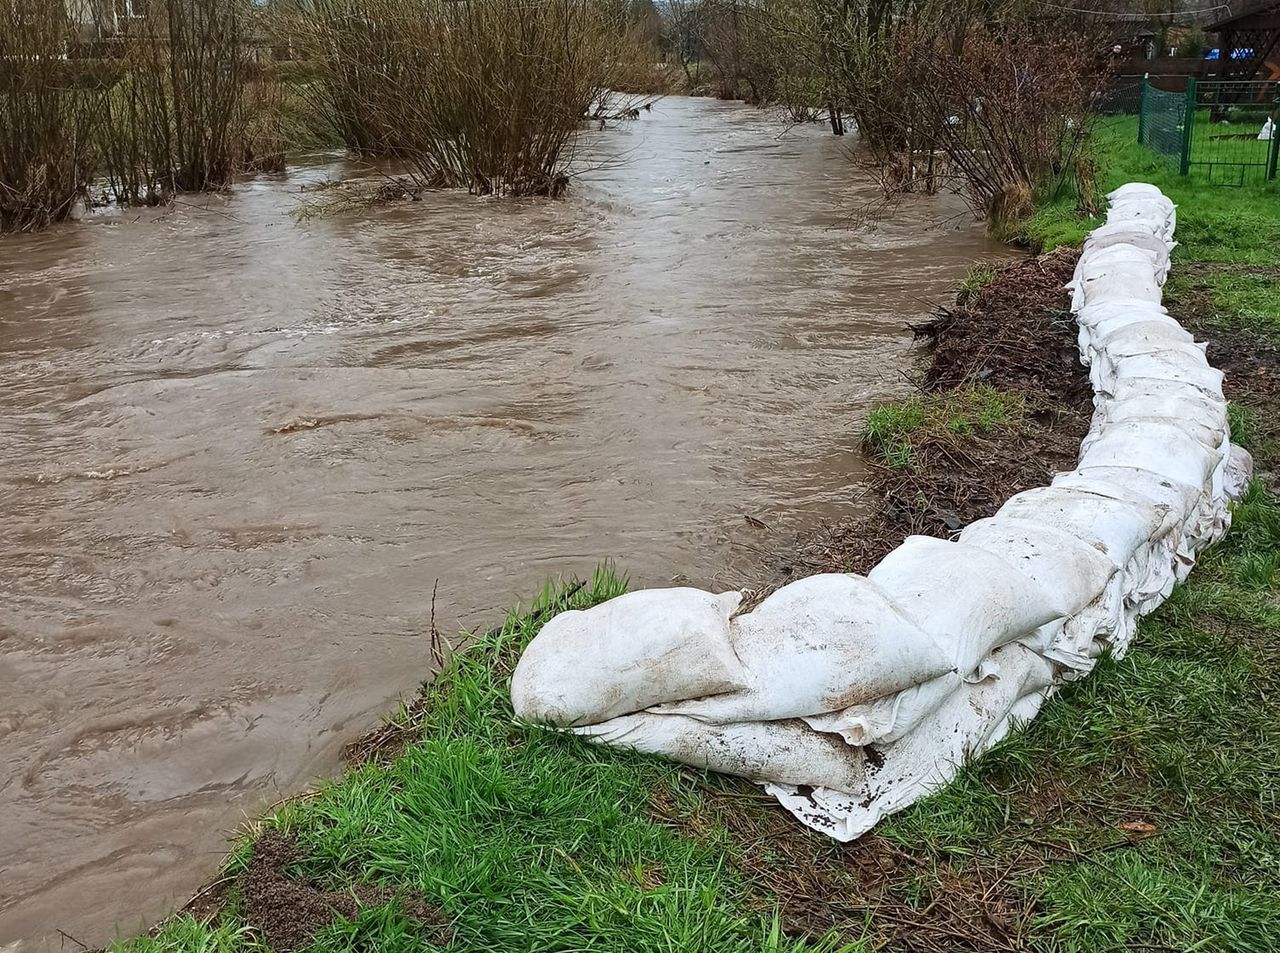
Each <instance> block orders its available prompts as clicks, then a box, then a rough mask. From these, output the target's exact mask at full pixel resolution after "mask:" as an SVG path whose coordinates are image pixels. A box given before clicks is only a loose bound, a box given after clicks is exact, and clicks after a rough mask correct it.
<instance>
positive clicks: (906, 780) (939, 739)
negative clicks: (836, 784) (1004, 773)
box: [766, 645, 1054, 841]
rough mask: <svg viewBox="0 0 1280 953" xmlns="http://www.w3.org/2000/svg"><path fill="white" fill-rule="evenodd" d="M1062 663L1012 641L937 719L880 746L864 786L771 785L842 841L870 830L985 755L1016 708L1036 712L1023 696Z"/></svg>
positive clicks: (807, 819)
mask: <svg viewBox="0 0 1280 953" xmlns="http://www.w3.org/2000/svg"><path fill="white" fill-rule="evenodd" d="M1053 675H1054V665H1053V663H1052V662H1050V661H1048V660H1047V659H1043V658H1040V657H1039V656H1038V655H1036V654H1035V653H1034V652H1031V651H1029V650H1028V649H1026V648H1024V647H1022V646H1019V645H1009V646H1005V647H1004V648H1002V649H998V650H997V651H996V652H994V653H992V666H991V671H990V674H989V676H988V677H987V678H985V679H984V680H982V681H981V682H978V683H975V684H963V685H962V686H961V687H960V689H959V690H957V691H956V692H953V693H952V694H951V695H950V696H949V697H948V698H947V699H946V701H945V702H944V703H943V705H942V706H941V707H940V708H938V710H937V711H936V712H935V713H934V714H933V715H932V716H931V717H929V718H926V719H925V720H924V721H922V722H921V723H920V724H919V725H917V726H916V728H915V730H913V731H910V732H908V733H907V734H906V735H904V736H903V737H902V738H901V739H900V740H898V741H896V742H893V743H891V744H886V745H884V746H876V748H875V750H874V754H872V755H869V756H868V757H867V761H866V781H865V783H864V785H863V786H862V788H861V789H854V790H841V789H831V788H825V787H824V788H818V789H816V790H814V791H812V792H804V793H801V792H799V791H796V790H795V788H794V787H790V786H786V785H779V784H772V785H768V786H767V787H766V790H768V791H769V792H770V793H771V794H773V795H774V796H776V797H777V798H778V800H779V801H781V802H782V804H783V806H784V807H786V808H787V810H789V811H790V812H791V813H792V814H794V815H795V816H796V817H797V818H799V819H800V820H801V821H802V822H803V823H805V824H807V825H808V826H810V827H812V828H814V829H815V830H819V831H822V832H823V833H824V834H828V835H829V836H831V837H833V838H835V839H836V840H841V841H849V840H853V839H854V838H855V837H859V836H861V835H862V834H864V833H866V832H867V831H869V830H870V829H871V828H872V827H874V826H875V824H876V822H878V821H879V820H880V818H882V817H884V816H885V815H887V814H892V813H893V812H894V811H898V810H901V809H902V808H903V807H906V806H907V805H908V804H911V803H913V802H914V801H917V800H919V799H920V798H921V797H923V796H924V795H926V794H928V793H929V792H931V791H934V790H937V789H938V788H939V787H941V786H942V785H944V784H946V782H948V781H949V780H951V779H952V778H953V777H955V773H956V772H957V771H958V770H959V769H960V766H961V765H963V764H964V763H965V762H966V761H968V760H969V758H971V757H973V756H975V755H978V754H981V753H982V752H983V751H985V750H986V749H987V748H989V747H990V746H991V745H993V744H995V743H996V742H997V741H999V740H1000V739H1001V738H1002V737H1004V735H1005V734H1007V732H1008V731H1009V730H1010V729H1011V728H1012V727H1013V725H1014V721H1013V720H1012V719H1011V718H1010V715H1011V713H1013V712H1015V711H1020V712H1022V713H1023V714H1024V716H1027V715H1029V714H1031V713H1033V709H1034V707H1035V703H1031V704H1029V705H1025V706H1019V701H1020V700H1021V699H1022V698H1024V697H1026V696H1028V695H1032V694H1036V693H1042V692H1043V691H1044V690H1045V689H1046V688H1047V687H1048V686H1049V685H1051V684H1052V681H1053Z"/></svg>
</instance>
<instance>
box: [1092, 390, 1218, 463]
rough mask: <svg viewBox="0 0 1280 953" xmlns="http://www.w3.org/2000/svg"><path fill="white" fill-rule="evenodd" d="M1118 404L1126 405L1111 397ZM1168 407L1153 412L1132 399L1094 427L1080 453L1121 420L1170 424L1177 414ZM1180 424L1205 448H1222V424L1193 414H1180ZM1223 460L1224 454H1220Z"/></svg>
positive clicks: (1143, 424) (1140, 424)
mask: <svg viewBox="0 0 1280 953" xmlns="http://www.w3.org/2000/svg"><path fill="white" fill-rule="evenodd" d="M1110 403H1114V404H1116V405H1117V406H1118V407H1120V406H1124V405H1123V404H1122V403H1121V402H1119V401H1111V402H1110ZM1166 410H1167V408H1164V407H1161V408H1156V409H1153V410H1152V412H1151V413H1145V414H1144V413H1142V412H1140V410H1139V408H1137V407H1136V406H1135V405H1134V404H1133V403H1130V404H1129V405H1128V406H1126V407H1125V408H1124V410H1123V411H1117V412H1116V413H1115V414H1110V413H1106V414H1105V415H1104V417H1103V419H1102V421H1101V423H1100V425H1099V426H1098V427H1096V428H1095V429H1094V430H1092V431H1091V432H1090V433H1089V434H1088V435H1087V436H1086V437H1085V438H1084V440H1082V441H1081V443H1080V453H1081V455H1083V454H1084V453H1085V452H1086V451H1088V449H1089V448H1090V447H1091V446H1093V444H1094V443H1096V442H1097V441H1098V440H1099V439H1101V437H1102V435H1103V434H1105V433H1107V432H1108V431H1109V430H1111V429H1114V428H1115V427H1116V426H1117V425H1119V424H1128V425H1132V426H1133V427H1135V428H1136V427H1153V428H1159V427H1163V426H1168V424H1169V421H1170V420H1178V419H1179V418H1177V417H1171V416H1170V415H1169V414H1168V413H1167V412H1166ZM1178 428H1179V429H1180V430H1181V431H1182V432H1183V433H1185V434H1186V435H1187V436H1188V437H1190V438H1191V439H1193V440H1194V441H1195V442H1196V443H1198V444H1199V445H1200V446H1202V447H1204V448H1205V449H1206V450H1217V451H1221V450H1223V449H1224V448H1223V440H1224V439H1225V438H1226V430H1225V429H1224V428H1222V427H1215V426H1214V425H1213V424H1210V423H1200V422H1198V421H1197V420H1195V419H1194V418H1192V417H1184V418H1181V420H1180V423H1179V424H1178ZM1218 459H1219V460H1221V455H1220V456H1219V457H1218Z"/></svg>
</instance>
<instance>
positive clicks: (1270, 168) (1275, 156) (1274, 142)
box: [1267, 87, 1280, 180]
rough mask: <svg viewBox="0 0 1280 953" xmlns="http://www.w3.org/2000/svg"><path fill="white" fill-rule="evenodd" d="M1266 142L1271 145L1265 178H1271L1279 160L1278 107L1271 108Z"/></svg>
mask: <svg viewBox="0 0 1280 953" xmlns="http://www.w3.org/2000/svg"><path fill="white" fill-rule="evenodd" d="M1277 91H1280V87H1277ZM1267 144H1268V145H1269V146H1270V147H1271V148H1270V149H1268V150H1267V153H1268V155H1267V179H1268V180H1271V179H1274V178H1275V177H1276V164H1277V160H1280V108H1277V109H1273V110H1271V141H1270V142H1269V143H1267Z"/></svg>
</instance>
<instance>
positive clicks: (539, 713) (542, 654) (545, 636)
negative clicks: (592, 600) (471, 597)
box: [511, 588, 746, 726]
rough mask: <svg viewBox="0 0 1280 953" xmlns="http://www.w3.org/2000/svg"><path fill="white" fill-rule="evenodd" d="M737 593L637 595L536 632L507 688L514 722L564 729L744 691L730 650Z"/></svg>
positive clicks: (680, 590) (742, 678)
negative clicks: (658, 706) (663, 705)
mask: <svg viewBox="0 0 1280 953" xmlns="http://www.w3.org/2000/svg"><path fill="white" fill-rule="evenodd" d="M741 601H742V595H741V593H737V592H726V593H724V594H722V595H712V594H711V593H709V592H703V591H701V590H699V589H687V588H677V589H642V590H640V591H638V592H629V593H626V594H624V595H621V596H618V597H617V598H615V599H610V600H609V601H608V602H604V603H601V604H600V605H598V606H593V607H592V608H590V609H583V610H573V611H569V612H562V613H560V614H559V615H557V616H556V617H555V618H553V619H552V620H551V621H549V622H548V623H547V624H546V625H544V626H543V627H542V631H540V632H539V633H538V635H537V636H536V637H535V638H534V640H533V641H532V642H531V643H530V644H529V647H528V648H527V649H525V651H524V654H523V655H522V656H521V657H520V662H519V664H518V665H516V670H515V674H514V676H513V677H512V679H511V699H512V702H513V703H514V705H515V711H516V715H517V716H518V717H520V718H523V719H526V720H528V721H537V722H544V723H547V724H552V725H560V726H570V725H580V724H589V723H592V722H597V721H604V720H605V719H607V718H613V717H615V716H617V715H623V714H627V713H629V712H633V711H639V710H641V709H644V708H648V707H650V706H652V705H656V704H659V703H661V702H667V701H674V700H676V699H682V698H691V697H697V696H700V695H714V694H716V693H717V692H727V691H731V690H734V689H739V688H742V687H743V686H744V685H745V684H746V672H745V671H744V670H743V668H742V666H741V665H740V664H739V663H738V659H737V657H736V656H735V655H734V652H733V646H732V645H731V643H730V641H729V616H730V614H731V613H732V612H733V611H734V610H735V609H736V608H737V607H738V603H739V602H741Z"/></svg>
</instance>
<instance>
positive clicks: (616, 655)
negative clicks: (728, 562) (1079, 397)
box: [512, 184, 1251, 840]
mask: <svg viewBox="0 0 1280 953" xmlns="http://www.w3.org/2000/svg"><path fill="white" fill-rule="evenodd" d="M1108 198H1109V200H1110V206H1109V211H1108V215H1107V222H1106V224H1104V225H1102V226H1100V227H1099V228H1097V229H1095V230H1094V231H1093V232H1092V233H1091V235H1090V236H1089V238H1088V239H1087V240H1086V242H1085V245H1084V249H1083V252H1082V254H1081V256H1080V262H1079V265H1078V266H1077V268H1076V273H1075V275H1074V277H1073V279H1072V281H1071V282H1070V284H1069V285H1068V287H1069V289H1070V290H1071V292H1072V308H1073V311H1074V312H1075V314H1076V318H1077V322H1078V324H1079V329H1080V335H1079V344H1080V355H1081V359H1082V360H1083V361H1084V362H1085V363H1086V364H1088V365H1089V369H1090V380H1091V382H1092V384H1093V389H1094V405H1095V412H1094V417H1093V422H1092V425H1091V427H1090V431H1089V434H1088V436H1087V437H1086V438H1085V440H1084V442H1083V443H1082V445H1081V452H1080V459H1079V464H1078V466H1077V467H1076V469H1075V470H1073V471H1071V472H1069V473H1063V474H1060V475H1058V476H1057V477H1056V478H1055V479H1054V480H1053V482H1052V485H1050V486H1047V487H1040V488H1037V489H1033V490H1028V491H1026V492H1024V493H1019V494H1017V495H1016V496H1014V497H1012V498H1011V499H1010V500H1009V501H1008V502H1007V503H1005V505H1004V506H1003V507H1001V509H1000V510H999V512H997V513H996V515H995V516H993V517H991V518H989V519H984V520H979V521H977V522H975V523H973V524H971V525H970V526H968V527H966V528H965V529H964V531H963V532H961V533H960V535H959V537H958V538H957V539H955V540H943V539H934V538H931V537H924V536H912V537H909V538H908V539H907V540H905V541H904V542H903V544H902V545H901V546H900V547H898V548H897V549H895V550H894V551H893V552H891V553H890V554H889V555H888V556H886V557H885V558H884V559H883V560H882V561H881V562H880V564H879V565H877V566H876V567H875V568H874V569H872V570H871V572H869V573H868V574H867V576H866V577H865V578H864V577H861V576H857V575H852V574H825V575H819V576H812V577H809V578H807V579H802V580H799V581H797V582H794V583H791V584H790V585H788V586H785V587H783V588H782V589H779V590H778V591H777V592H775V593H773V594H772V595H770V596H769V597H768V598H767V599H765V600H764V601H763V602H761V603H760V605H758V606H757V607H756V608H754V609H752V610H751V611H750V612H741V613H739V612H737V609H738V605H739V601H740V597H739V594H738V593H725V594H722V595H712V594H711V593H706V592H701V591H699V590H696V589H659V590H646V591H641V592H635V593H630V594H627V595H624V596H620V597H618V598H617V599H613V600H611V601H609V602H606V603H604V604H602V605H600V606H596V607H595V608H592V609H588V610H585V611H580V612H566V613H562V614H561V615H559V616H557V617H555V618H554V619H552V620H551V621H550V622H548V623H547V624H546V625H545V626H544V627H543V629H542V631H541V632H540V633H539V634H538V636H537V637H536V638H535V639H534V640H533V642H532V643H531V644H530V646H529V647H528V649H527V650H526V652H525V654H524V656H523V657H522V658H521V660H520V663H519V665H518V666H517V668H516V671H515V674H514V676H513V679H512V699H513V702H514V705H515V711H516V714H517V716H518V717H519V718H521V719H523V720H525V721H529V722H537V723H541V724H545V725H550V726H553V727H556V728H560V729H564V730H570V731H574V732H576V733H578V734H581V735H583V736H585V737H588V738H590V739H592V740H593V741H597V742H600V743H604V744H612V745H619V746H624V747H629V748H633V749H635V750H638V751H643V752H647V753H651V754H656V755H660V756H662V757H666V758H669V759H672V760H675V761H680V762H684V763H687V764H692V765H696V766H698V767H703V768H709V769H711V770H716V771H722V772H726V773H730V774H737V775H741V776H743V777H747V778H750V779H752V780H754V781H757V782H759V783H761V784H763V785H764V786H765V787H766V789H767V790H768V791H769V792H770V793H772V794H773V795H775V796H776V797H777V798H778V800H779V801H780V802H781V803H782V804H783V805H784V806H785V807H786V808H787V809H788V810H789V811H791V812H792V813H793V814H794V815H795V816H796V817H797V818H799V819H800V820H801V821H802V822H803V823H805V824H807V825H809V826H810V827H813V828H815V829H817V830H820V831H823V832H824V833H827V834H829V835H831V836H832V837H835V838H837V839H840V840H849V839H852V838H855V837H857V836H859V835H860V834H862V833H864V832H865V831H867V830H869V829H870V828H871V827H872V826H873V825H874V824H875V823H876V822H877V821H878V820H879V819H880V818H881V817H883V816H884V815H885V814H888V813H891V812H893V811H896V810H900V809H901V808H903V807H906V806H907V805H909V804H911V803H912V802H914V801H915V800H917V799H919V798H920V797H922V796H924V795H925V794H927V793H929V792H930V791H932V790H935V789H936V788H937V787H938V786H940V785H942V784H945V783H946V782H947V781H948V780H950V778H951V777H953V776H954V774H955V772H956V770H957V769H958V768H959V766H960V765H961V764H963V763H964V761H965V760H966V759H967V758H969V757H972V756H973V755H975V754H978V753H980V752H981V751H983V750H985V749H986V748H987V747H989V746H990V745H992V744H994V743H995V742H996V741H998V740H999V739H1000V738H1002V737H1003V736H1004V735H1005V734H1007V733H1008V732H1009V731H1010V730H1011V729H1012V728H1013V727H1014V726H1015V725H1017V724H1019V723H1021V722H1024V721H1026V720H1028V719H1030V718H1032V717H1034V715H1035V714H1036V712H1037V711H1038V710H1039V708H1040V706H1041V705H1042V704H1043V702H1044V700H1045V699H1046V698H1047V697H1048V696H1049V695H1050V694H1051V693H1052V692H1053V691H1054V689H1055V687H1056V686H1057V685H1058V684H1060V683H1061V682H1062V681H1064V680H1066V679H1071V678H1081V677H1083V676H1085V675H1087V674H1088V673H1089V671H1090V670H1091V669H1092V668H1093V666H1094V664H1095V663H1096V660H1097V659H1098V657H1099V656H1100V655H1101V654H1102V653H1103V652H1104V651H1108V650H1109V651H1110V652H1112V653H1113V654H1115V655H1123V654H1124V652H1125V651H1127V649H1128V647H1129V644H1130V642H1131V640H1132V638H1133V635H1134V631H1135V628H1136V625H1137V620H1138V618H1139V617H1140V616H1141V615H1143V614H1145V613H1147V612H1150V611H1151V610H1152V609H1154V608H1155V607H1156V606H1158V605H1159V604H1160V603H1161V602H1162V601H1163V600H1164V599H1165V598H1167V597H1168V595H1169V593H1170V592H1171V591H1172V589H1173V586H1174V585H1175V584H1176V583H1177V582H1178V581H1180V580H1182V579H1184V578H1185V577H1186V574H1187V573H1188V572H1190V569H1191V566H1192V565H1193V563H1194V560H1195V555H1196V553H1197V552H1198V551H1199V550H1200V549H1201V548H1203V547H1204V546H1205V545H1207V544H1209V543H1211V542H1213V541H1215V540H1217V539H1218V538H1219V537H1220V536H1221V535H1222V534H1223V533H1224V532H1226V530H1227V527H1228V525H1229V523H1230V511H1229V510H1228V506H1227V504H1228V501H1229V500H1230V499H1233V498H1236V497H1238V496H1239V495H1240V493H1241V492H1242V491H1243V488H1244V485H1245V483H1246V482H1247V480H1248V478H1249V473H1250V470H1251V461H1250V460H1249V457H1248V454H1247V453H1245V452H1244V451H1242V450H1240V449H1239V448H1236V447H1233V446H1232V445H1231V443H1230V440H1229V434H1228V427H1227V413H1226V402H1225V400H1224V398H1223V395H1222V374H1221V373H1220V372H1219V371H1217V370H1215V369H1214V368H1212V367H1210V366H1209V364H1208V363H1207V361H1206V360H1205V353H1204V348H1203V346H1202V345H1200V344H1197V343H1196V342H1195V341H1194V340H1193V339H1192V337H1191V335H1190V334H1188V333H1187V332H1186V330H1185V329H1183V328H1182V327H1181V326H1180V325H1179V324H1178V323H1177V322H1176V321H1175V320H1174V319H1173V318H1171V317H1170V316H1169V314H1168V313H1167V312H1166V311H1165V309H1164V308H1163V307H1162V306H1161V304H1160V298H1161V288H1162V286H1163V284H1164V281H1165V278H1166V277H1167V275H1168V271H1169V253H1170V251H1171V250H1172V248H1173V244H1174V242H1173V231H1174V207H1173V204H1172V203H1171V202H1170V201H1169V200H1168V199H1167V198H1166V197H1165V196H1164V195H1163V194H1162V193H1161V192H1160V191H1159V189H1157V188H1155V187H1154V186H1150V185H1141V184H1131V185H1126V186H1123V187H1122V188H1120V189H1117V190H1116V191H1115V192H1113V193H1111V195H1110V196H1108Z"/></svg>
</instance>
